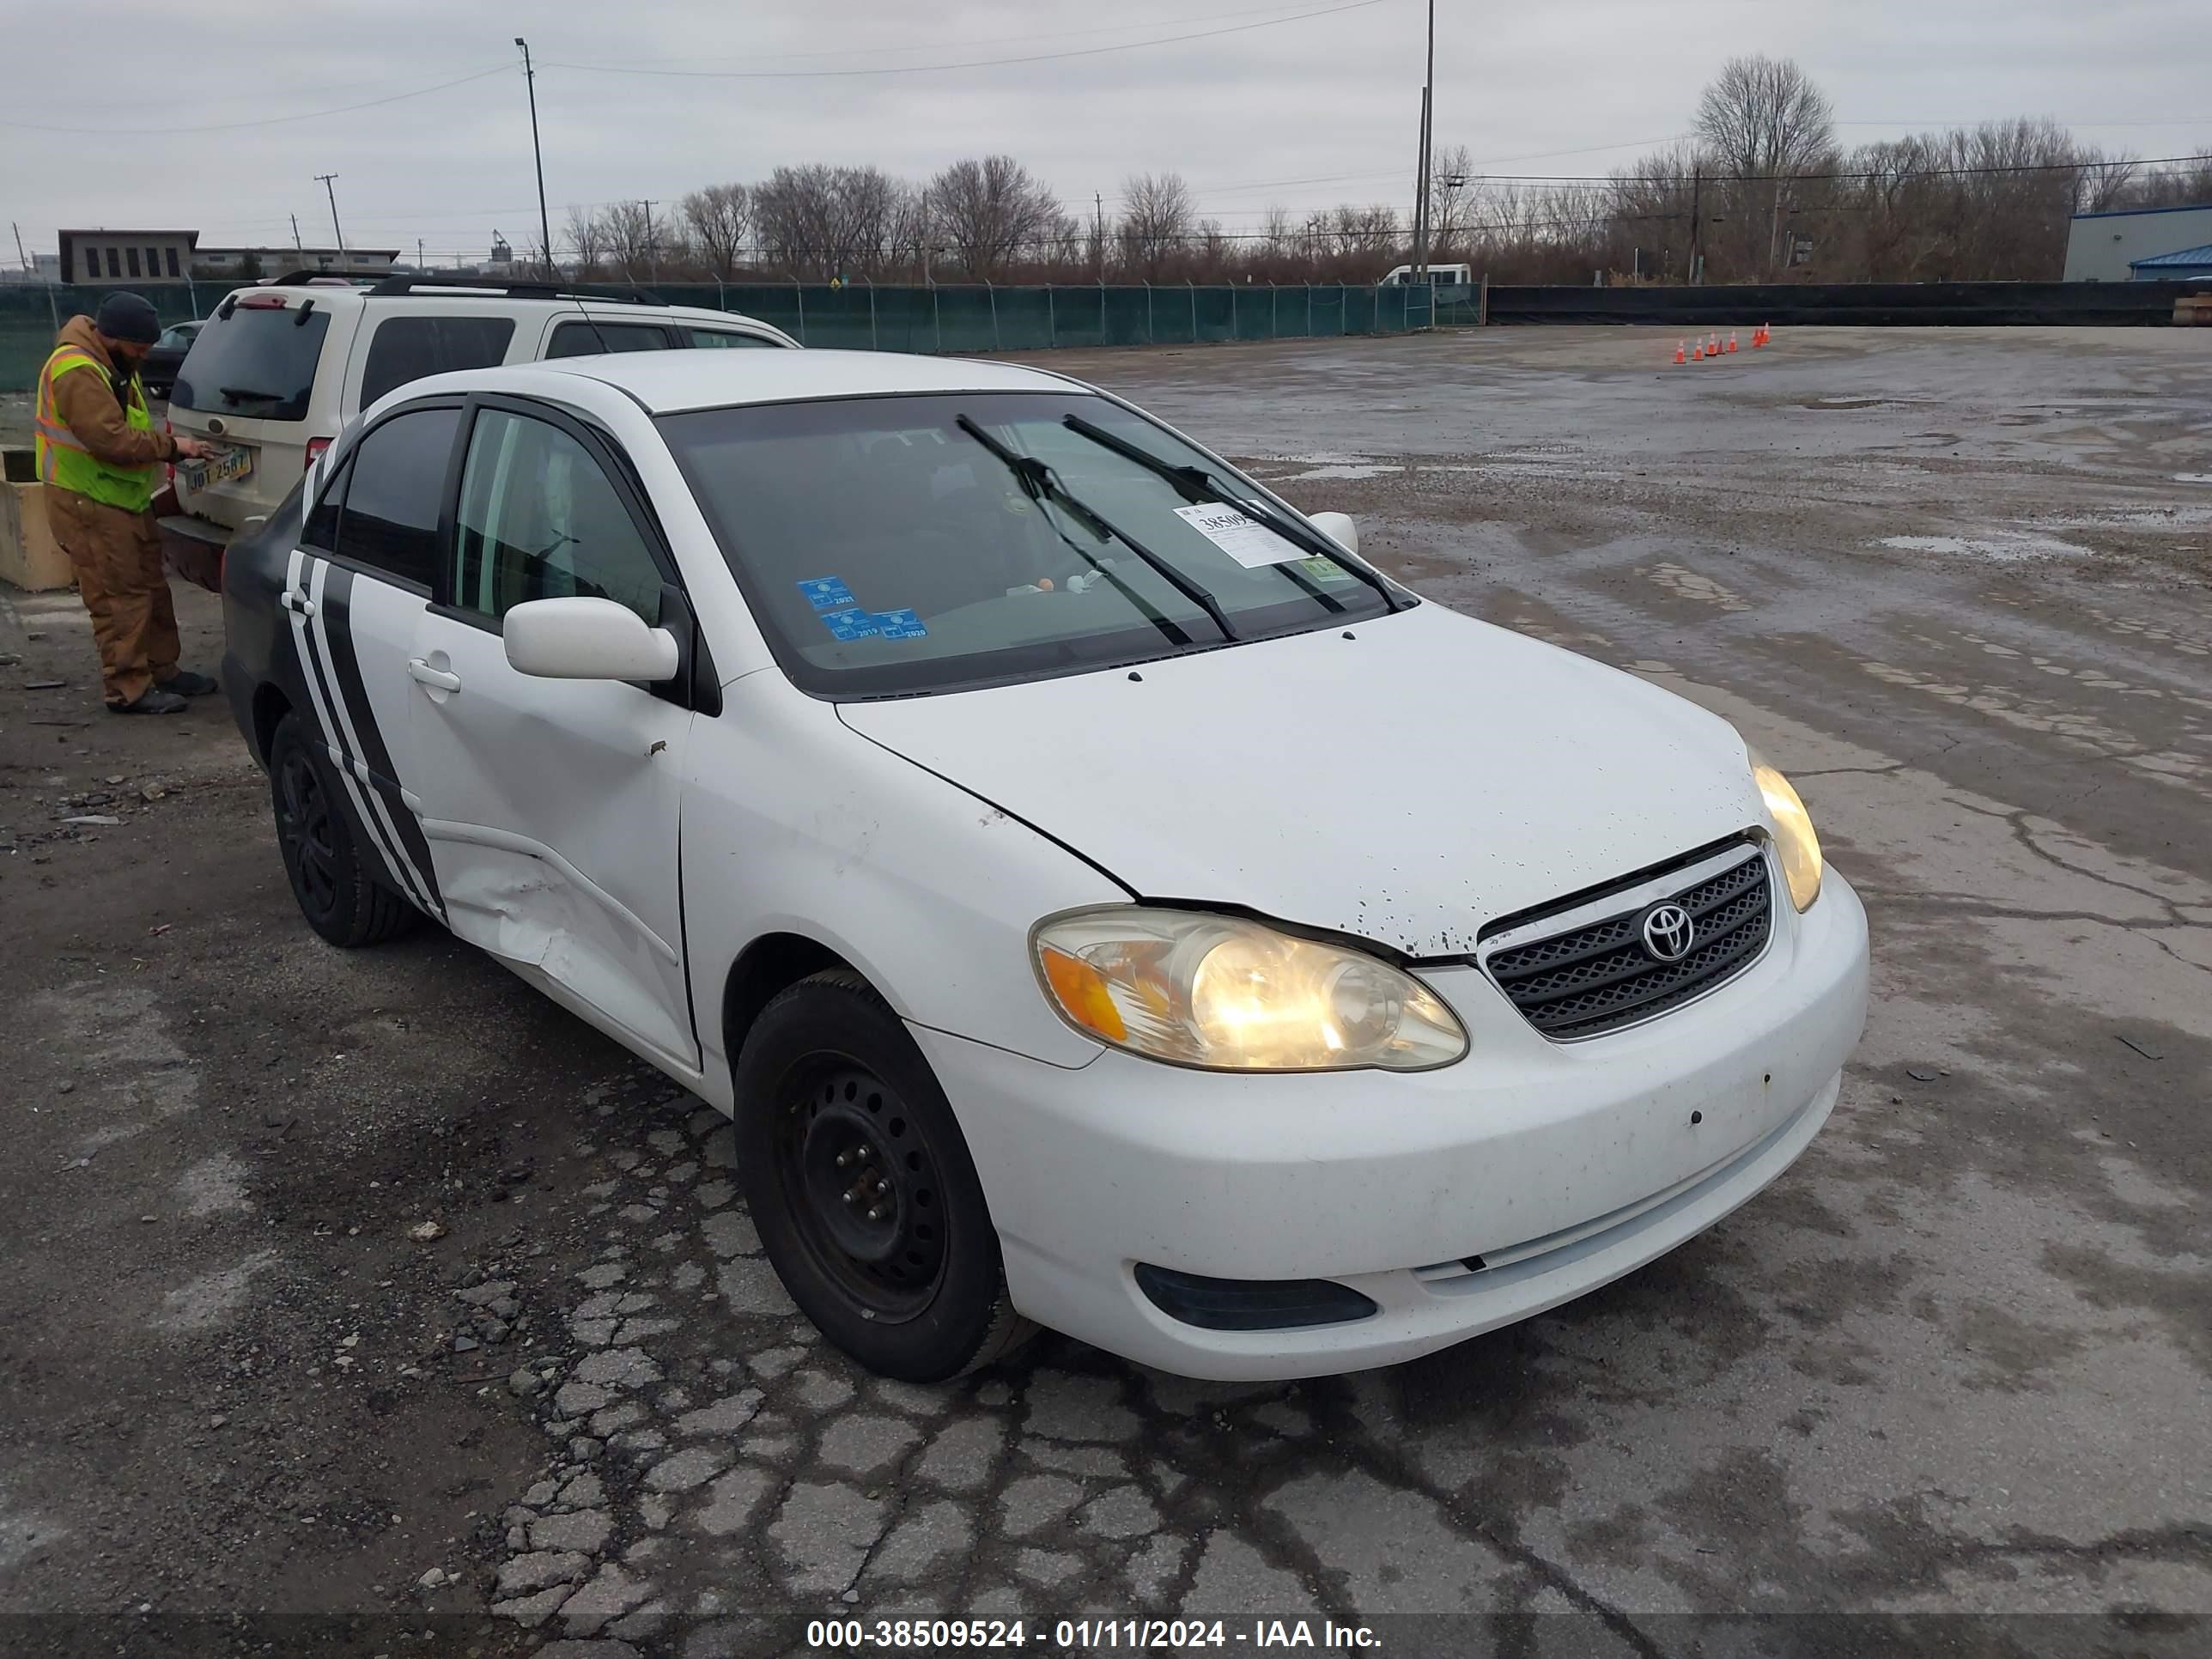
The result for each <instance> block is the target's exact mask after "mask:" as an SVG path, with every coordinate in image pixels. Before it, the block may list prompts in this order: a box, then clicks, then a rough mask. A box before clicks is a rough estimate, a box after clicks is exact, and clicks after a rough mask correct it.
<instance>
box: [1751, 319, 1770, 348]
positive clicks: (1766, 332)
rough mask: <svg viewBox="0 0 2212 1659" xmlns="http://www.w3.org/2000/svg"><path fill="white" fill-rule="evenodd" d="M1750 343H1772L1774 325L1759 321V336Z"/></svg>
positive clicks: (1766, 344) (1763, 344)
mask: <svg viewBox="0 0 2212 1659" xmlns="http://www.w3.org/2000/svg"><path fill="white" fill-rule="evenodd" d="M1752 343H1753V345H1762V346H1770V345H1772V344H1773V343H1774V325H1773V324H1771V323H1761V324H1760V325H1759V337H1758V338H1757V339H1756V340H1754V341H1753V342H1752Z"/></svg>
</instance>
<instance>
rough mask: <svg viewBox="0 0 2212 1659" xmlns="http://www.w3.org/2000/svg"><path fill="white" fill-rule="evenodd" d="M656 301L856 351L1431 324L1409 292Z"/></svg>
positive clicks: (982, 289)
mask: <svg viewBox="0 0 2212 1659" xmlns="http://www.w3.org/2000/svg"><path fill="white" fill-rule="evenodd" d="M655 292H657V293H658V294H659V295H661V296H662V297H663V298H665V299H667V300H669V301H673V302H675V303H678V304H682V305H696V306H707V307H712V308H714V309H717V310H725V311H741V312H743V313H745V315H747V316H749V317H757V318H759V319H761V320H762V321H763V322H766V323H773V324H775V325H776V326H777V327H778V328H780V329H781V330H783V331H784V332H786V333H787V334H789V335H790V336H792V337H793V338H794V339H796V340H798V341H799V343H800V344H802V345H808V346H813V347H817V348H822V347H841V348H844V349H852V350H860V351H922V352H939V351H971V352H972V351H1049V350H1054V349H1059V348H1061V347H1069V346H1122V345H1194V344H1200V343H1207V342H1220V341H1228V340H1292V339H1309V338H1313V337H1336V336H1340V335H1346V334H1395V333H1402V332H1404V331H1406V330H1407V329H1408V328H1409V327H1410V328H1422V327H1425V326H1427V325H1428V320H1429V319H1428V316H1427V314H1426V312H1425V308H1424V307H1423V306H1422V304H1421V303H1420V300H1419V295H1418V294H1417V293H1415V292H1414V291H1413V290H1409V289H1375V288H1369V287H1365V286H1352V285H1347V284H1340V283H1313V284H1304V283H1301V284H1295V285H1292V286H1290V287H1262V286H1261V285H1260V284H1258V283H1249V284H1247V283H1234V284H1229V283H1224V284H1219V285H1215V286H1206V287H1198V286H1194V285H1192V284H1190V283H1083V284H1078V285H1075V286H1068V287H1063V286H1058V285H1052V286H1043V287H1033V288H1031V287H1019V288H1000V287H996V286H994V285H992V284H989V283H978V284H972V285H971V284H959V285H954V284H950V283H935V284H929V285H923V284H915V285H911V286H908V285H901V286H897V287H893V286H890V285H888V284H876V285H871V284H869V283H865V282H862V283H853V284H851V285H849V286H847V287H842V288H831V287H829V286H828V285H827V284H820V283H817V284H793V285H790V286H784V285H781V284H769V283H748V284H744V285H736V284H733V285H731V286H729V287H717V286H701V285H689V284H687V285H682V286H678V287H669V286H666V285H663V286H662V287H660V288H659V289H655ZM1408 301H1412V302H1413V303H1412V306H1411V310H1410V316H1409V312H1408V304H1407V302H1408Z"/></svg>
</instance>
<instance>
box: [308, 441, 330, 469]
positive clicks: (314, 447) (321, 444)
mask: <svg viewBox="0 0 2212 1659" xmlns="http://www.w3.org/2000/svg"><path fill="white" fill-rule="evenodd" d="M336 441H337V440H336V439H333V438H310V439H308V440H307V465H309V466H313V465H314V464H315V458H316V457H317V456H319V455H320V454H321V453H323V452H324V451H325V450H326V449H328V448H329V447H331V444H333V443H335V442H336Z"/></svg>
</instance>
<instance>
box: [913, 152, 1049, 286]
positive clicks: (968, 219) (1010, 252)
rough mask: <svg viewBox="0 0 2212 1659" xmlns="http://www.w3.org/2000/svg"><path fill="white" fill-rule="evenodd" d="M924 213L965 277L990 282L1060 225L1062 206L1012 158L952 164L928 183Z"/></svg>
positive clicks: (1009, 156)
mask: <svg viewBox="0 0 2212 1659" xmlns="http://www.w3.org/2000/svg"><path fill="white" fill-rule="evenodd" d="M927 197H928V207H929V210H930V212H931V214H932V215H933V217H934V219H935V222H936V227H937V229H938V232H939V234H941V235H942V236H943V237H944V239H945V244H946V246H948V247H949V248H950V249H951V252H952V254H953V257H954V258H956V259H957V261H958V262H959V265H960V270H961V271H962V273H963V275H965V276H970V277H976V278H981V279H982V280H985V281H988V280H989V279H990V278H992V277H994V276H998V275H1000V272H1001V271H1002V270H1004V268H1005V266H1006V263H1007V261H1009V260H1010V259H1012V258H1014V257H1015V256H1016V255H1017V254H1018V252H1021V251H1022V250H1023V249H1024V248H1025V247H1029V246H1032V245H1034V244H1035V243H1036V240H1037V239H1038V238H1039V237H1040V236H1041V235H1045V234H1049V233H1050V232H1051V231H1053V230H1054V229H1055V228H1057V227H1058V225H1059V222H1060V200H1059V198H1058V197H1055V196H1054V194H1053V193H1052V191H1051V190H1050V189H1049V188H1048V187H1047V186H1046V185H1045V184H1044V183H1043V181H1042V180H1041V179H1036V178H1034V177H1032V176H1031V174H1030V170H1029V169H1028V168H1027V167H1024V166H1023V165H1022V164H1021V163H1020V162H1019V161H1016V160H1014V158H1013V157H1012V156H1011V155H987V156H984V157H983V158H982V159H981V160H980V161H974V160H970V161H955V162H954V163H953V164H952V165H951V167H947V168H945V170H944V171H943V172H942V173H939V174H938V175H937V176H936V177H935V178H934V179H931V180H930V181H929V186H928V191H927Z"/></svg>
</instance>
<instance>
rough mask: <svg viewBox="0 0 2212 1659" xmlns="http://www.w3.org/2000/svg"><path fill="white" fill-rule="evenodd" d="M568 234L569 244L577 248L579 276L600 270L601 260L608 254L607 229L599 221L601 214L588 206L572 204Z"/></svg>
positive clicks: (577, 272)
mask: <svg viewBox="0 0 2212 1659" xmlns="http://www.w3.org/2000/svg"><path fill="white" fill-rule="evenodd" d="M566 234H567V235H568V246H570V247H572V248H574V249H575V250H576V275H577V276H579V277H588V276H592V274H594V273H595V272H596V271H597V270H599V261H600V260H601V259H602V258H605V255H606V248H607V239H606V231H605V228H604V227H603V226H602V225H601V224H600V222H599V215H597V214H596V213H593V212H592V211H591V210H589V209H588V208H581V207H576V206H574V205H571V206H570V208H569V209H568V225H567V227H566Z"/></svg>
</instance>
